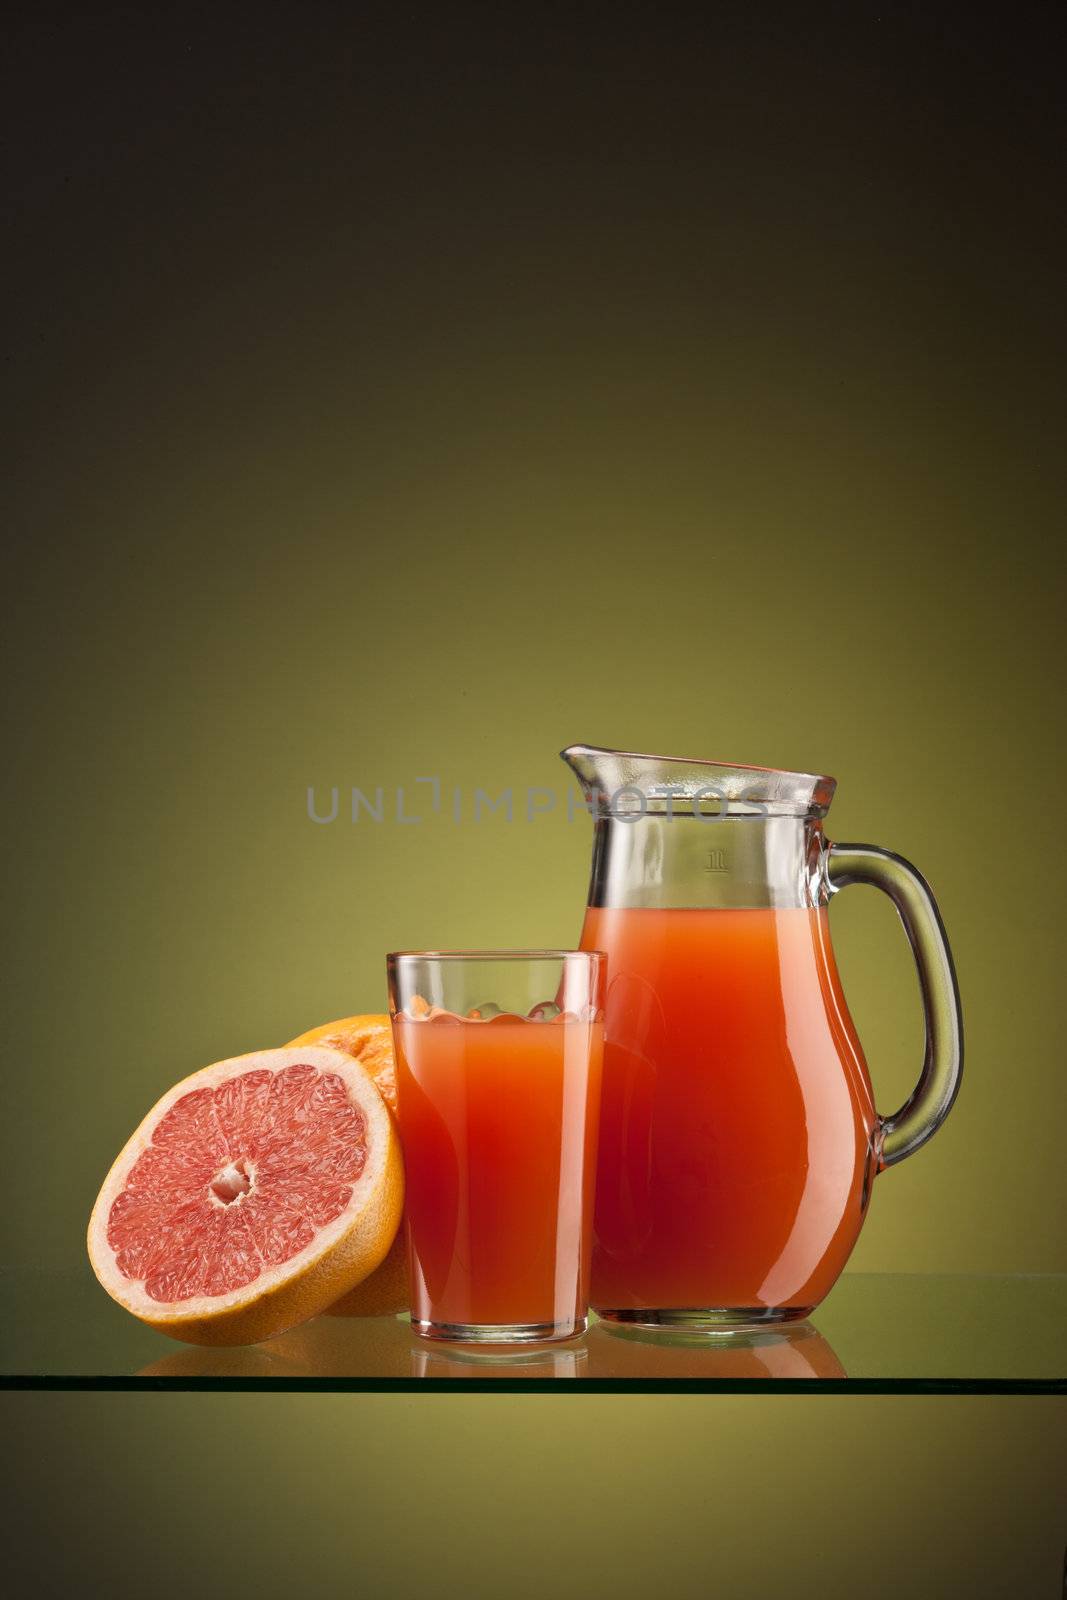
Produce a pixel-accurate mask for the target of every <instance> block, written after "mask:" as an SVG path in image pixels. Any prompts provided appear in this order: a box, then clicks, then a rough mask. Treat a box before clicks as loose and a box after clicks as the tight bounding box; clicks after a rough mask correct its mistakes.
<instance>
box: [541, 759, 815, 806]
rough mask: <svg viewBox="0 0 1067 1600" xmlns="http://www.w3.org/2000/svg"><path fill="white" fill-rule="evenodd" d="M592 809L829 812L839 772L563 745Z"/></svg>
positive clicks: (568, 760) (571, 767) (569, 764)
mask: <svg viewBox="0 0 1067 1600" xmlns="http://www.w3.org/2000/svg"><path fill="white" fill-rule="evenodd" d="M560 757H561V759H562V760H563V761H565V762H566V763H567V765H568V767H570V769H571V771H572V772H573V773H574V775H575V777H576V778H577V780H578V782H579V784H580V785H581V788H582V794H583V795H584V797H585V800H586V803H587V805H588V806H589V809H590V811H591V812H592V814H593V815H594V816H626V815H633V814H634V813H637V814H641V815H644V814H647V813H653V814H655V813H666V814H668V815H670V814H672V813H673V812H674V811H675V809H678V810H681V811H685V810H689V811H694V810H699V811H701V812H705V811H713V812H719V813H720V814H721V813H729V814H731V815H735V816H739V817H741V816H746V815H747V816H763V817H813V818H821V817H824V816H825V815H826V813H827V811H828V810H829V807H830V802H831V800H832V799H833V797H834V790H835V789H836V787H837V783H836V780H835V779H834V778H829V777H826V776H824V775H820V774H816V773H811V772H783V771H779V770H778V769H776V768H773V767H751V766H743V765H741V764H739V763H733V762H730V763H724V762H720V761H706V760H700V759H695V758H692V757H688V756H657V755H648V754H643V753H640V752H638V751H634V750H608V749H605V748H604V747H603V746H600V745H592V744H572V745H568V746H567V748H566V750H561V751H560Z"/></svg>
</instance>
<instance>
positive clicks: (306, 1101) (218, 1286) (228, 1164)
mask: <svg viewBox="0 0 1067 1600" xmlns="http://www.w3.org/2000/svg"><path fill="white" fill-rule="evenodd" d="M402 1208H403V1169H402V1164H401V1157H400V1148H399V1142H398V1139H397V1136H396V1129H395V1127H394V1125H393V1121H392V1118H391V1117H390V1115H389V1113H388V1111H387V1110H386V1108H385V1105H384V1103H383V1101H382V1099H381V1096H380V1094H379V1092H378V1090H377V1089H376V1088H375V1085H374V1082H373V1079H372V1078H371V1076H370V1074H369V1072H368V1071H367V1070H366V1068H365V1067H363V1066H362V1065H360V1063H359V1062H357V1061H355V1060H354V1059H352V1058H351V1057H349V1056H346V1055H344V1054H342V1053H341V1052H339V1051H336V1050H332V1049H328V1048H324V1047H321V1046H320V1047H303V1048H300V1049H286V1050H267V1051H260V1052H258V1053H256V1054H254V1055H248V1056H238V1057H235V1058H234V1059H233V1060H230V1061H222V1062H218V1063H216V1064H215V1065H214V1066H210V1067H205V1068H204V1069H203V1070H202V1071H200V1072H197V1073H194V1074H193V1075H192V1077H190V1078H186V1079H185V1080H184V1082H182V1083H180V1084H178V1085H177V1086H176V1088H174V1089H172V1090H171V1091H170V1092H169V1093H168V1094H166V1095H164V1097H163V1099H162V1100H160V1101H159V1103H158V1104H157V1105H156V1106H155V1107H154V1108H153V1109H152V1110H151V1111H150V1112H149V1113H148V1115H147V1117H145V1119H144V1121H143V1122H142V1123H141V1125H140V1127H139V1128H138V1129H137V1130H136V1132H135V1133H134V1134H133V1135H132V1136H131V1138H130V1139H129V1140H128V1141H127V1143H126V1146H125V1147H124V1149H123V1150H122V1152H121V1154H120V1155H119V1157H118V1159H117V1161H116V1162H115V1164H114V1166H113V1167H112V1169H111V1171H110V1173H109V1174H108V1176H107V1178H106V1179H105V1181H104V1186H103V1188H102V1189H101V1191H100V1195H99V1197H98V1198H97V1202H96V1205H95V1206H94V1208H93V1214H92V1217H91V1219H90V1223H89V1239H88V1243H89V1255H90V1259H91V1260H92V1264H93V1268H94V1270H95V1272H96V1275H97V1277H98V1278H99V1279H100V1282H101V1283H102V1284H103V1286H104V1288H105V1289H106V1290H107V1292H108V1293H109V1294H110V1295H111V1296H112V1297H113V1298H114V1299H115V1300H117V1301H118V1302H119V1303H120V1304H121V1305H123V1306H125V1307H126V1309H127V1310H129V1311H132V1312H133V1314H134V1315H135V1316H137V1317H140V1318H141V1320H142V1321H144V1322H147V1323H149V1324H150V1325H151V1326H153V1327H155V1328H158V1329H160V1330H161V1331H162V1332H164V1333H169V1334H171V1335H172V1336H173V1337H175V1338H178V1339H183V1340H186V1341H188V1342H190V1343H194V1344H245V1343H252V1342H256V1341H259V1340H262V1339H268V1338H271V1337H273V1335H275V1334H277V1333H281V1332H283V1331H284V1330H285V1329H287V1328H291V1327H293V1326H295V1325H296V1324H297V1323H299V1322H303V1321H305V1320H307V1319H308V1318H309V1317H313V1316H315V1315H317V1314H318V1313H319V1312H320V1311H322V1310H324V1309H325V1308H326V1307H327V1306H328V1305H330V1304H331V1303H332V1302H333V1301H335V1300H336V1299H338V1297H339V1296H341V1295H343V1294H345V1293H347V1292H348V1291H349V1290H351V1289H352V1288H353V1287H354V1286H355V1285H356V1284H357V1283H359V1282H361V1281H362V1280H363V1279H364V1278H365V1277H367V1276H368V1275H369V1274H370V1273H372V1272H374V1270H375V1269H376V1268H377V1267H378V1266H379V1265H380V1263H381V1262H382V1261H383V1260H384V1259H385V1257H386V1256H387V1254H388V1252H389V1250H390V1247H391V1246H392V1244H393V1241H394V1238H395V1235H396V1231H397V1227H398V1225H399V1222H400V1217H401V1212H402Z"/></svg>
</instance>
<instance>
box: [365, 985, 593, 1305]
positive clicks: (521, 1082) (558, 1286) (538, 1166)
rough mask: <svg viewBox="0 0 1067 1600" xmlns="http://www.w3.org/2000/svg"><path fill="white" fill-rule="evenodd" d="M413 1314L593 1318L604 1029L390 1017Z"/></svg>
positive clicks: (585, 1024) (581, 1024)
mask: <svg viewBox="0 0 1067 1600" xmlns="http://www.w3.org/2000/svg"><path fill="white" fill-rule="evenodd" d="M393 1038H394V1042H395V1046H396V1075H397V1105H398V1115H399V1121H400V1131H401V1138H402V1140H403V1146H404V1164H405V1168H406V1174H407V1200H406V1214H407V1227H408V1252H409V1263H410V1271H411V1291H412V1307H411V1311H412V1321H413V1323H414V1324H415V1325H416V1326H417V1325H418V1324H420V1323H424V1324H434V1325H438V1326H440V1325H448V1326H453V1327H462V1326H465V1325H466V1326H470V1325H479V1326H486V1325H502V1324H521V1325H526V1326H530V1327H533V1326H538V1325H543V1326H544V1327H546V1329H547V1328H552V1327H556V1328H559V1327H565V1326H568V1325H574V1324H581V1325H584V1317H585V1311H586V1304H587V1301H588V1289H589V1266H590V1249H591V1232H592V1215H593V1184H594V1175H595V1166H596V1145H597V1128H598V1113H599V1101H600V1079H601V1060H602V1048H603V1023H602V1022H601V1021H592V1020H590V1021H585V1020H581V1019H579V1018H575V1019H574V1020H562V1019H560V1018H557V1019H556V1020H555V1021H551V1022H543V1021H532V1020H528V1019H526V1018H522V1017H514V1018H507V1017H497V1018H494V1019H493V1020H492V1021H468V1020H466V1019H460V1018H458V1017H453V1018H437V1019H435V1020H427V1019H420V1020H413V1019H412V1018H410V1017H408V1016H406V1015H404V1014H398V1015H396V1016H394V1018H393Z"/></svg>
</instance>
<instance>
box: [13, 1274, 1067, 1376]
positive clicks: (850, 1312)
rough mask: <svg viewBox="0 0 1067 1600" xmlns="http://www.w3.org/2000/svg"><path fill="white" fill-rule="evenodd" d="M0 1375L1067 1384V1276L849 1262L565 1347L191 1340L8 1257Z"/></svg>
mask: <svg viewBox="0 0 1067 1600" xmlns="http://www.w3.org/2000/svg"><path fill="white" fill-rule="evenodd" d="M0 1289H2V1294H3V1304H4V1316H3V1323H2V1327H3V1332H2V1335H0V1387H3V1388H7V1389H12V1388H24V1389H223V1390H245V1389H264V1390H305V1391H327V1392H329V1391H335V1392H345V1391H359V1390H378V1391H382V1390H385V1391H389V1390H414V1389H419V1388H423V1389H437V1390H445V1389H450V1388H455V1387H456V1386H457V1385H460V1386H465V1387H466V1388H468V1389H496V1390H498V1391H499V1390H502V1389H504V1390H511V1391H515V1390H526V1389H536V1388H548V1389H553V1390H562V1389H569V1390H585V1391H587V1392H590V1391H607V1392H612V1393H620V1392H626V1391H636V1392H645V1393H672V1392H686V1391H696V1392H704V1393H715V1392H725V1393H740V1392H745V1391H756V1392H761V1393H767V1392H769V1391H771V1390H774V1389H778V1390H781V1391H785V1392H795V1391H804V1392H807V1393H811V1392H813V1391H820V1390H822V1391H825V1392H827V1393H835V1394H838V1393H841V1392H843V1391H847V1390H855V1391H860V1392H866V1393H891V1392H893V1393H895V1392H903V1393H912V1394H922V1393H946V1394H949V1393H967V1392H970V1393H1008V1394H1025V1393H1035V1394H1053V1393H1064V1392H1067V1356H1065V1351H1064V1333H1063V1330H1064V1328H1065V1327H1067V1276H1064V1275H1039V1276H1019V1277H969V1276H964V1275H962V1274H961V1275H958V1276H932V1275H921V1276H920V1275H914V1276H913V1275H908V1274H885V1275H879V1274H868V1273H846V1274H845V1276H844V1277H843V1278H842V1279H841V1280H840V1282H839V1283H838V1284H837V1286H836V1288H835V1289H834V1291H833V1293H832V1294H831V1295H830V1297H829V1298H828V1299H827V1301H826V1302H825V1303H824V1304H823V1305H822V1306H820V1307H819V1309H818V1311H817V1312H816V1313H815V1314H814V1316H813V1317H812V1319H811V1320H810V1321H809V1322H805V1323H800V1324H793V1325H792V1326H789V1327H785V1328H782V1329H780V1330H776V1331H761V1332H758V1333H751V1334H741V1335H738V1334H734V1335H730V1336H724V1335H719V1336H714V1337H711V1338H708V1337H706V1336H705V1337H693V1336H687V1337H679V1336H666V1335H663V1336H658V1337H657V1336H656V1335H649V1334H641V1335H634V1334H631V1333H629V1332H626V1333H623V1332H622V1331H613V1330H611V1329H610V1328H609V1327H608V1325H606V1324H604V1323H598V1322H596V1321H595V1320H594V1321H593V1325H592V1326H591V1327H590V1329H589V1331H588V1333H587V1334H586V1335H585V1336H584V1337H583V1338H581V1339H576V1340H572V1341H570V1342H568V1343H566V1344H558V1345H541V1346H534V1347H531V1346H524V1347H523V1348H522V1349H521V1350H517V1351H515V1352H509V1351H505V1352H496V1351H494V1352H487V1351H486V1350H485V1349H484V1348H482V1349H479V1348H474V1347H471V1346H456V1345H439V1344H431V1343H428V1342H427V1341H425V1340H423V1339H420V1338H418V1337H417V1336H416V1335H414V1334H413V1333H412V1332H411V1328H410V1326H409V1325H408V1322H407V1320H406V1318H403V1317H377V1318H347V1317H332V1316H329V1315H327V1316H322V1317H317V1318H316V1319H315V1320H314V1321H313V1322H309V1323H306V1324H305V1325H304V1326H303V1327H300V1328H295V1329H293V1330H292V1332H290V1333H287V1334H283V1335H281V1336H280V1337H279V1338H277V1339H272V1340H270V1342H269V1343H266V1344H260V1345H251V1346H245V1347H240V1348H233V1349H215V1350H209V1349H203V1348H200V1347H197V1346H193V1345H181V1344H177V1343H175V1342H174V1341H173V1340H171V1339H167V1338H166V1337H165V1336H164V1335H162V1334H158V1333H155V1332H154V1331H153V1330H152V1329H150V1328H146V1327H143V1326H142V1325H141V1324H140V1323H139V1322H137V1321H135V1320H134V1318H132V1317H130V1316H128V1315H127V1314H126V1313H125V1312H124V1311H122V1310H121V1309H120V1308H119V1307H118V1306H116V1305H115V1304H114V1303H113V1302H112V1301H111V1300H109V1299H108V1297H107V1296H106V1295H105V1294H104V1292H103V1290H102V1289H101V1288H100V1287H99V1286H98V1285H97V1283H96V1282H95V1280H94V1279H93V1277H92V1276H91V1274H90V1273H89V1271H88V1269H86V1270H85V1271H84V1272H83V1273H74V1272H71V1273H60V1272H45V1271H39V1270H34V1269H21V1270H17V1269H11V1270H5V1271H3V1272H0Z"/></svg>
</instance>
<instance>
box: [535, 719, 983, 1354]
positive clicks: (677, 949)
mask: <svg viewBox="0 0 1067 1600" xmlns="http://www.w3.org/2000/svg"><path fill="white" fill-rule="evenodd" d="M562 756H563V760H564V761H565V762H566V763H567V765H568V766H569V767H570V768H571V769H572V771H573V772H574V773H575V774H576V776H577V778H578V781H579V783H580V784H581V786H582V790H583V793H584V796H585V800H586V805H587V807H588V809H589V811H590V812H591V814H592V816H593V819H594V845H593V870H592V878H591V881H590V886H589V903H588V908H587V910H586V915H585V924H584V927H583V930H582V939H581V944H582V948H583V949H587V950H604V951H606V952H607V956H608V993H607V1001H606V1008H607V1009H606V1017H605V1024H606V1026H605V1053H604V1075H603V1087H602V1100H601V1123H600V1151H599V1157H598V1176H597V1190H596V1208H595V1221H594V1232H595V1240H594V1247H593V1263H592V1290H591V1295H590V1299H591V1303H592V1305H593V1306H594V1307H595V1308H596V1310H597V1311H598V1313H599V1314H600V1316H601V1317H606V1318H609V1319H610V1320H612V1321H614V1322H621V1323H630V1324H638V1325H645V1326H652V1327H664V1326H667V1327H687V1328H706V1329H708V1330H724V1329H729V1328H731V1327H738V1326H745V1325H751V1324H753V1323H763V1322H776V1321H788V1320H792V1319H796V1318H803V1317H805V1316H807V1315H808V1313H809V1312H810V1311H811V1310H812V1308H813V1307H814V1306H816V1305H817V1304H818V1303H819V1301H821V1300H822V1299H823V1297H824V1296H825V1295H826V1293H827V1292H828V1290H829V1289H830V1288H831V1286H832V1285H833V1283H834V1282H835V1280H836V1279H837V1277H838V1274H839V1273H840V1272H841V1269H842V1267H843V1266H844V1264H845V1262H846V1260H847V1259H848V1255H849V1252H850V1251H851V1249H852V1247H853V1245H854V1244H855V1242H856V1239H857V1236H858V1234H859V1231H860V1227H861V1226H862V1223H863V1218H864V1215H865V1213H866V1210H867V1205H868V1202H869V1200H870V1194H871V1185H872V1183H873V1180H874V1178H875V1175H876V1174H877V1173H878V1172H880V1171H881V1170H882V1169H883V1168H885V1167H888V1166H892V1165H893V1163H894V1162H897V1161H901V1160H903V1158H904V1157H905V1156H907V1155H910V1154H911V1153H912V1152H913V1151H915V1150H917V1149H918V1148H919V1146H920V1145H922V1144H925V1143H926V1141H927V1139H929V1138H930V1137H931V1136H932V1135H933V1134H934V1133H935V1132H936V1130H937V1129H938V1127H939V1126H940V1125H941V1123H942V1122H943V1120H944V1118H945V1117H946V1116H947V1115H948V1112H949V1109H950V1107H951V1105H952V1102H953V1100H954V1098H955V1095H956V1091H957V1089H958V1088H959V1082H960V1073H961V1070H962V1027H961V1020H960V1007H959V993H958V990H957V986H956V975H955V972H954V970H953V965H952V956H951V953H950V951H949V947H948V943H947V941H946V938H945V931H944V928H943V926H942V923H941V918H940V915H939V913H938V909H937V906H936V904H935V902H934V899H933V896H932V895H931V893H930V890H929V888H928V887H927V885H926V883H925V881H924V880H923V878H922V877H921V876H920V874H919V873H918V872H916V870H915V868H914V867H912V866H910V865H909V864H908V863H907V862H906V861H904V860H902V859H901V858H900V857H899V856H895V855H892V854H890V852H889V851H887V850H880V849H877V848H876V847H875V846H873V845H856V844H831V843H829V841H828V840H827V839H826V837H825V835H824V833H823V818H824V817H825V815H826V812H827V810H828V808H829V805H830V801H831V799H832V798H833V794H834V789H835V787H836V785H835V781H834V779H833V778H825V777H817V776H813V775H811V774H808V773H799V772H776V771H772V770H769V769H764V768H760V767H742V766H721V765H718V764H716V763H714V762H707V761H689V760H685V759H680V758H677V757H673V756H651V755H637V754H634V753H632V752H629V751H620V750H602V749H597V748H595V747H593V746H589V745H572V746H571V747H570V748H569V749H567V750H564V751H563V752H562ZM850 883H871V884H874V885H875V887H877V888H879V889H882V890H883V891H884V892H885V893H886V894H888V895H889V897H890V899H891V900H892V901H893V904H894V905H895V906H896V908H897V911H898V912H899V913H900V918H901V921H902V922H903V924H904V930H905V932H906V934H907V936H908V939H909V942H910V944H911V947H912V950H913V952H914V955H915V960H916V965H917V967H918V973H919V982H920V986H921V989H922V998H923V1007H924V1011H925V1016H926V1057H925V1060H924V1062H923V1067H922V1072H921V1074H920V1077H919V1081H918V1084H917V1085H916V1087H915V1090H914V1092H913V1093H912V1095H911V1096H910V1098H909V1099H908V1100H907V1102H906V1103H905V1104H904V1105H903V1106H902V1107H901V1109H900V1110H899V1111H898V1112H896V1113H895V1114H894V1115H893V1116H891V1117H879V1115H878V1114H877V1112H876V1110H875V1106H874V1097H873V1095H872V1092H871V1084H870V1079H869V1077H868V1075H867V1067H866V1063H865V1061H864V1058H863V1052H862V1050H861V1048H860V1043H859V1040H858V1038H857V1036H856V1030H855V1027H854V1025H853V1023H852V1020H851V1018H850V1017H849V1014H848V1008H847V1006H846V1004H845V999H844V995H843V993H842V990H841V983H840V979H839V977H838V973H837V966H836V963H835V961H834V955H833V950H832V947H831V943H830V928H829V919H828V915H827V906H828V904H829V901H830V899H831V897H832V896H833V895H834V894H836V893H837V892H838V890H840V889H842V888H844V887H845V886H846V885H847V884H850Z"/></svg>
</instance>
